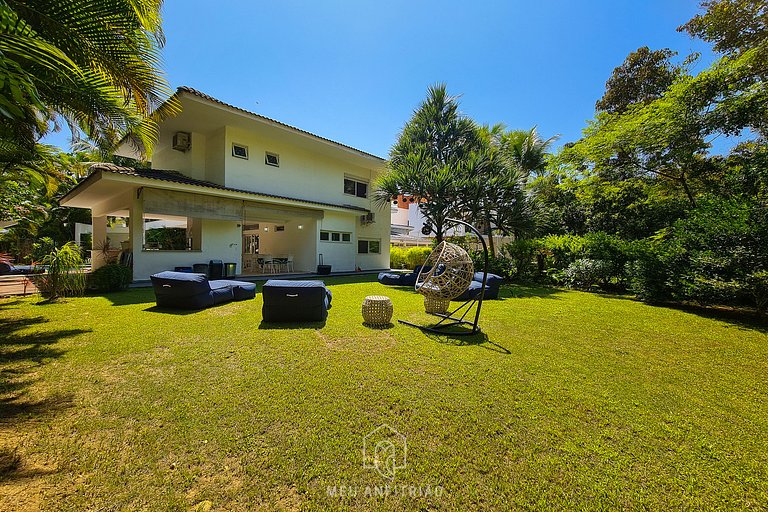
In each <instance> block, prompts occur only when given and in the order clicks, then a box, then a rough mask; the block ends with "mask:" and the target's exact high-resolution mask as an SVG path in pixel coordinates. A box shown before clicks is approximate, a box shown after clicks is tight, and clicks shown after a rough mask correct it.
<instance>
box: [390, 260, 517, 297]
mask: <svg viewBox="0 0 768 512" xmlns="http://www.w3.org/2000/svg"><path fill="white" fill-rule="evenodd" d="M439 268H440V267H439V266H438V269H439ZM427 270H429V268H427ZM420 271H421V266H418V267H416V268H414V269H413V272H409V273H407V274H401V273H397V272H381V273H380V274H379V276H378V281H379V283H381V284H385V285H387V286H414V285H416V278H417V277H418V276H419V272H420ZM502 281H503V279H502V277H501V276H497V275H496V274H488V278H487V279H486V282H485V294H484V295H483V300H485V299H497V298H498V297H499V287H501V283H502ZM482 287H483V273H482V272H475V275H474V276H473V278H472V282H471V283H469V287H468V288H467V289H466V290H464V293H462V294H461V295H459V296H458V297H456V298H455V299H453V300H461V301H463V300H469V299H474V298H476V297H479V296H480V288H482Z"/></svg>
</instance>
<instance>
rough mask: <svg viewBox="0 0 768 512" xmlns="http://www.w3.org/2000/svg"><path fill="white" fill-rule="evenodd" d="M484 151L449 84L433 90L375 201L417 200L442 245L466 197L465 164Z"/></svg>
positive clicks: (401, 141)
mask: <svg viewBox="0 0 768 512" xmlns="http://www.w3.org/2000/svg"><path fill="white" fill-rule="evenodd" d="M479 148H480V140H479V137H478V132H477V126H476V125H475V123H474V122H473V121H472V120H471V119H469V118H467V117H464V116H462V115H461V114H460V113H459V103H458V99H457V98H456V97H454V96H449V95H448V93H447V91H446V87H445V84H437V85H433V86H431V87H430V88H429V90H428V93H427V99H426V100H424V101H423V102H422V103H421V105H420V106H419V108H418V109H416V111H415V112H414V113H413V116H412V117H411V119H410V120H409V121H408V123H406V125H405V126H404V127H403V130H402V132H401V133H400V136H399V138H398V140H397V142H396V143H395V145H394V147H393V148H392V150H391V151H390V161H389V165H388V171H387V172H386V173H384V174H383V175H382V176H381V177H380V178H379V180H378V181H377V183H376V187H375V189H374V197H375V199H376V200H377V202H379V203H388V202H389V201H390V200H392V199H393V198H394V197H396V196H398V195H399V194H407V195H410V196H413V197H414V198H415V199H416V200H417V201H418V205H419V209H420V210H421V212H422V214H423V215H424V217H425V219H426V220H427V223H428V224H429V225H431V226H432V228H433V230H434V232H435V235H436V239H437V241H438V242H440V241H442V239H443V236H444V234H445V230H446V229H447V227H448V226H446V223H445V219H446V218H447V217H449V216H451V215H453V214H455V213H456V211H457V205H458V203H459V201H458V200H459V196H460V195H461V194H462V192H463V187H462V184H463V183H464V177H463V175H462V171H463V165H464V162H465V161H466V160H467V159H468V158H469V157H470V155H472V153H473V152H474V151H477V150H478V149H479Z"/></svg>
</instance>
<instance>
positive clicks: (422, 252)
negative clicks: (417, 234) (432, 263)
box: [405, 247, 432, 269]
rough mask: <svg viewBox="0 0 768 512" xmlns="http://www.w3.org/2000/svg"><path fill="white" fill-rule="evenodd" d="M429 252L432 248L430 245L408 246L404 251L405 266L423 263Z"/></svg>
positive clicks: (412, 266)
mask: <svg viewBox="0 0 768 512" xmlns="http://www.w3.org/2000/svg"><path fill="white" fill-rule="evenodd" d="M431 253H432V248H430V247H410V248H409V249H408V250H407V251H406V253H405V266H406V268H409V269H411V268H414V267H416V266H417V265H423V264H424V262H425V261H427V258H428V257H429V255H430V254H431Z"/></svg>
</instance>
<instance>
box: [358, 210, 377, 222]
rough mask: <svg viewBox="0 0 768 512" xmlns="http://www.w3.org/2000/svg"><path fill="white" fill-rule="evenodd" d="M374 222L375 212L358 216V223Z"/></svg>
mask: <svg viewBox="0 0 768 512" xmlns="http://www.w3.org/2000/svg"><path fill="white" fill-rule="evenodd" d="M374 222H376V214H375V213H373V212H368V213H366V214H365V215H361V216H360V224H363V225H365V224H373V223H374Z"/></svg>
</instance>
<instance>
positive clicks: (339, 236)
mask: <svg viewBox="0 0 768 512" xmlns="http://www.w3.org/2000/svg"><path fill="white" fill-rule="evenodd" d="M320 241H321V242H339V243H345V244H348V243H350V242H352V233H344V232H342V231H320Z"/></svg>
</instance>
